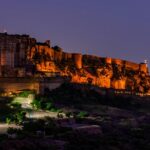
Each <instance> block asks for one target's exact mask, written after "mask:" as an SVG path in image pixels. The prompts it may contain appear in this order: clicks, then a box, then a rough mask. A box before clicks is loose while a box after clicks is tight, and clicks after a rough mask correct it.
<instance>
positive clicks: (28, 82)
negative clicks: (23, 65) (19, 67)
mask: <svg viewBox="0 0 150 150" xmlns="http://www.w3.org/2000/svg"><path fill="white" fill-rule="evenodd" d="M62 83H64V79H59V78H54V79H51V80H50V81H45V82H44V81H42V82H41V81H38V80H37V81H36V80H33V79H27V78H0V85H1V86H0V89H1V90H3V91H4V92H7V93H9V92H13V93H17V92H20V91H21V90H25V89H29V90H35V91H36V92H37V93H41V94H44V89H45V88H48V89H49V90H53V89H55V88H58V87H59V86H60V85H61V84H62Z"/></svg>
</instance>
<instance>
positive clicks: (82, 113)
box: [77, 111, 88, 118]
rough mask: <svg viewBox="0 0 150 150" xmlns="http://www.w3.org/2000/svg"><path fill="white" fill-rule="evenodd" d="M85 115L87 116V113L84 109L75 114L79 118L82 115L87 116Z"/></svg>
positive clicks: (82, 116)
mask: <svg viewBox="0 0 150 150" xmlns="http://www.w3.org/2000/svg"><path fill="white" fill-rule="evenodd" d="M87 116H88V113H87V112H86V111H81V112H79V114H78V115H77V117H79V118H84V117H87Z"/></svg>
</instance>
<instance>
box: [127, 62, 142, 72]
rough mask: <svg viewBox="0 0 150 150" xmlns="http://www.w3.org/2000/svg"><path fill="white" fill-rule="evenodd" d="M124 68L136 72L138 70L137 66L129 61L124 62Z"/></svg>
mask: <svg viewBox="0 0 150 150" xmlns="http://www.w3.org/2000/svg"><path fill="white" fill-rule="evenodd" d="M125 68H126V69H132V70H134V71H138V70H139V64H136V63H133V62H130V61H125Z"/></svg>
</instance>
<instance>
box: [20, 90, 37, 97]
mask: <svg viewBox="0 0 150 150" xmlns="http://www.w3.org/2000/svg"><path fill="white" fill-rule="evenodd" d="M30 94H35V91H31V90H24V91H22V92H20V93H18V95H17V96H18V97H28V96H29V95H30Z"/></svg>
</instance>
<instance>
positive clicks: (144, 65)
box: [139, 63, 148, 74]
mask: <svg viewBox="0 0 150 150" xmlns="http://www.w3.org/2000/svg"><path fill="white" fill-rule="evenodd" d="M139 68H140V69H139V70H140V71H141V72H144V73H146V74H147V73H148V67H147V64H145V63H141V64H140V65H139Z"/></svg>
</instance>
